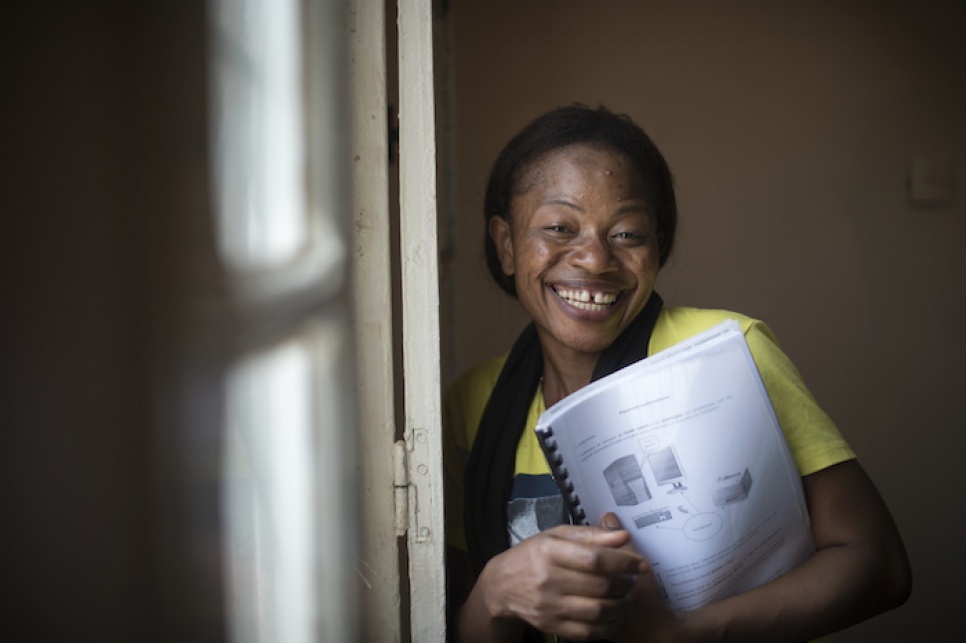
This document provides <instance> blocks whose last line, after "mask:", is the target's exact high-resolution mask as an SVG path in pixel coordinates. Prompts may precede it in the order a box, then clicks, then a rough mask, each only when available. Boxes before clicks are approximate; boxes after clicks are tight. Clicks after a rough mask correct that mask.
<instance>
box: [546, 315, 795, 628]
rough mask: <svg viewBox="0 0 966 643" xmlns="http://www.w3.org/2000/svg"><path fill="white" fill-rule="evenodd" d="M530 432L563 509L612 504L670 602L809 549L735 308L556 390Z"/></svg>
mask: <svg viewBox="0 0 966 643" xmlns="http://www.w3.org/2000/svg"><path fill="white" fill-rule="evenodd" d="M536 435H537V439H538V441H539V443H540V446H541V448H542V449H543V452H544V455H545V456H546V458H547V462H548V464H549V466H550V470H551V472H552V473H553V477H554V480H555V481H556V483H557V486H558V487H559V489H560V493H561V495H562V496H563V498H564V501H565V503H566V505H567V508H568V510H569V512H570V515H571V518H572V520H573V522H574V523H576V524H590V525H595V524H599V523H600V520H601V518H602V517H603V516H604V514H606V513H608V512H613V513H614V514H616V515H617V517H618V519H619V520H620V522H621V525H622V526H623V527H624V528H625V529H627V530H628V531H629V532H630V534H631V538H632V540H633V543H634V545H635V547H636V548H637V549H638V551H639V552H640V553H641V554H642V555H644V556H645V557H646V558H647V559H648V560H649V561H650V563H651V567H652V569H653V570H654V573H655V575H656V577H657V580H658V582H659V584H660V585H661V587H662V589H663V591H664V594H665V596H666V598H667V601H668V604H669V606H670V607H671V609H673V610H675V611H685V610H690V609H695V608H697V607H701V606H702V605H705V604H707V603H710V602H712V601H715V600H720V599H722V598H726V597H728V596H732V595H734V594H737V593H740V592H743V591H746V590H748V589H751V588H753V587H757V586H758V585H761V584H763V583H765V582H768V581H769V580H771V579H773V578H775V577H777V576H779V575H781V574H783V573H784V572H786V571H788V570H790V569H792V568H793V567H795V566H797V565H798V564H800V563H801V562H803V561H804V560H805V559H806V558H808V557H809V556H811V555H812V554H813V553H814V544H813V541H812V537H811V530H810V525H809V519H808V512H807V509H806V506H805V498H804V494H803V492H802V486H801V479H800V477H799V475H798V471H797V469H796V468H795V464H794V462H793V460H792V457H791V454H790V452H789V450H788V445H787V444H786V442H785V437H784V434H783V433H782V431H781V427H780V426H779V424H778V419H777V417H776V416H775V413H774V410H773V409H772V406H771V402H770V400H769V398H768V395H767V393H766V391H765V387H764V385H763V383H762V381H761V377H760V376H759V374H758V370H757V367H756V366H755V362H754V360H753V358H752V356H751V352H750V350H749V349H748V345H747V342H746V341H745V338H744V335H743V333H742V331H741V327H740V325H739V324H738V323H737V322H735V321H731V320H729V321H726V322H723V323H721V324H719V325H717V326H714V327H712V328H711V329H709V330H707V331H705V332H704V333H701V334H699V335H696V336H695V337H693V338H691V339H689V340H687V341H686V342H683V343H681V344H678V345H676V346H673V347H671V348H669V349H667V350H665V351H662V352H660V353H656V354H655V355H653V356H651V357H648V358H646V359H644V360H641V361H640V362H638V363H636V364H632V365H631V366H628V367H626V368H624V369H622V370H620V371H617V372H615V373H612V374H611V375H608V376H607V377H604V378H601V379H600V380H597V381H596V382H594V383H592V384H590V385H588V386H586V387H584V388H583V389H581V390H579V391H577V392H576V393H574V394H573V395H571V396H569V397H567V398H565V399H563V400H561V401H560V402H558V403H557V404H555V405H554V406H552V407H550V408H549V409H547V411H545V412H544V413H543V415H541V417H540V419H539V421H538V422H537V427H536Z"/></svg>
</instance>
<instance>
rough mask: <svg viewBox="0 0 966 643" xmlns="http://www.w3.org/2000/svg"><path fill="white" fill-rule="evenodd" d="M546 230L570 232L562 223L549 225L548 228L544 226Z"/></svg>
mask: <svg viewBox="0 0 966 643" xmlns="http://www.w3.org/2000/svg"><path fill="white" fill-rule="evenodd" d="M544 230H546V231H547V232H553V233H554V234H565V233H567V232H569V230H568V229H567V226H565V225H560V224H553V225H548V226H547V227H546V228H544Z"/></svg>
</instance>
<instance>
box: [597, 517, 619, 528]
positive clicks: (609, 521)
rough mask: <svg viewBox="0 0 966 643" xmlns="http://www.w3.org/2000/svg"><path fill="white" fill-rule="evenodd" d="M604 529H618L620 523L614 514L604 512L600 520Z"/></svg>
mask: <svg viewBox="0 0 966 643" xmlns="http://www.w3.org/2000/svg"><path fill="white" fill-rule="evenodd" d="M601 523H602V524H603V525H604V528H605V529H620V528H621V523H620V521H619V520H618V519H617V516H615V515H614V514H610V513H609V514H606V515H605V516H604V518H603V520H602V521H601Z"/></svg>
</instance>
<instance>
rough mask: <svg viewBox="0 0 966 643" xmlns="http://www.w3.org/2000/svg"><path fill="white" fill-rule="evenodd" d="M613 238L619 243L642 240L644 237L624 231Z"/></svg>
mask: <svg viewBox="0 0 966 643" xmlns="http://www.w3.org/2000/svg"><path fill="white" fill-rule="evenodd" d="M614 238H615V239H618V240H620V241H639V240H641V239H643V238H644V235H642V234H638V233H637V232H630V231H628V230H624V231H621V232H618V233H617V234H615V235H614Z"/></svg>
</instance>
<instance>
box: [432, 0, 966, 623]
mask: <svg viewBox="0 0 966 643" xmlns="http://www.w3.org/2000/svg"><path fill="white" fill-rule="evenodd" d="M947 4H951V3H942V2H938V1H937V2H919V3H912V2H898V1H893V2H871V1H855V2H850V3H839V2H835V1H833V0H824V1H817V2H810V3H792V2H787V3H772V2H766V1H764V0H762V1H748V2H741V3H737V2H733V3H722V2H718V1H715V0H694V1H691V2H685V3H682V2H678V3H672V2H663V3H656V2H639V1H636V0H609V1H608V2H586V1H585V2H580V1H576V0H564V1H561V0H526V1H525V2H519V1H508V0H475V1H474V0H463V1H461V2H453V3H452V4H451V15H450V26H451V42H452V56H453V58H452V65H453V70H452V73H453V78H452V91H453V95H452V96H451V97H449V99H450V103H449V104H450V105H452V109H453V115H452V116H453V122H454V124H455V125H454V138H453V140H452V141H451V144H452V148H451V149H452V150H453V155H454V156H453V161H454V165H453V167H454V168H455V174H454V176H455V179H454V185H452V186H451V187H452V194H453V195H454V197H453V199H454V201H453V203H454V206H453V208H452V212H449V213H445V214H448V215H449V216H451V217H452V220H451V221H450V222H449V226H450V229H451V234H452V235H453V236H452V238H453V248H452V249H450V251H449V252H448V253H447V256H446V260H447V261H448V263H445V264H444V268H443V269H444V271H445V272H446V273H447V275H448V278H449V279H450V284H451V285H450V287H449V288H448V289H447V290H444V293H443V299H444V306H447V305H449V306H452V307H453V311H454V312H453V313H452V314H453V316H452V319H453V322H452V325H451V326H450V327H446V328H444V338H443V341H444V344H443V350H444V364H446V365H447V368H448V369H449V370H448V372H447V373H445V376H446V377H447V379H450V378H452V377H453V376H454V375H455V374H456V373H458V372H459V371H461V370H463V369H465V368H466V367H468V366H470V365H472V364H473V363H475V362H477V361H479V360H480V359H483V358H485V357H488V356H491V355H494V354H496V353H499V352H502V351H505V350H506V349H507V348H508V347H509V344H510V342H511V341H512V339H513V337H514V336H515V334H516V333H517V332H518V331H519V329H520V328H521V327H522V324H523V322H524V318H523V315H522V313H521V312H520V311H519V310H518V308H517V307H516V305H515V304H514V302H512V301H511V300H509V299H508V298H506V297H505V296H503V295H502V294H501V293H500V292H499V291H497V289H496V288H495V286H493V285H492V284H491V283H490V282H489V281H488V278H487V276H486V269H485V266H484V265H483V262H482V259H481V256H482V253H481V249H480V248H481V234H482V212H481V202H482V193H483V187H484V183H485V180H486V175H487V172H488V169H489V166H490V164H491V163H492V161H493V159H494V157H495V156H496V154H497V152H498V151H499V148H500V147H501V146H502V144H503V143H504V142H505V141H506V140H508V138H509V137H510V136H511V135H512V134H513V133H514V132H515V131H517V130H518V129H519V128H520V127H522V126H523V125H524V124H525V123H526V122H527V121H528V120H529V119H531V118H532V117H534V116H536V115H537V114H539V113H540V112H542V111H544V110H546V109H548V108H551V107H554V106H557V105H561V104H569V103H572V102H575V101H578V102H583V103H587V104H590V105H597V104H604V105H607V106H608V107H610V108H612V109H614V110H616V111H621V112H625V113H628V114H629V115H631V116H632V117H633V118H634V119H635V120H636V121H637V122H638V123H639V124H641V125H642V126H643V127H644V128H645V129H646V130H647V131H648V132H649V133H650V134H651V136H652V137H653V138H654V139H655V141H656V142H657V144H658V145H659V146H660V147H661V149H662V150H663V151H664V153H665V155H666V157H667V159H668V161H669V163H670V165H671V168H672V171H673V172H674V174H675V177H676V181H677V186H678V195H679V206H680V216H681V224H680V234H679V238H678V246H677V249H676V253H675V256H674V257H673V258H672V260H671V262H670V264H669V265H668V266H667V267H666V268H665V269H664V271H663V273H662V276H661V278H660V279H659V281H658V290H659V291H660V292H661V294H662V296H663V297H664V298H665V300H666V301H667V302H668V304H670V305H676V304H677V305H693V306H704V307H722V308H730V309H734V310H738V311H741V312H744V313H747V314H750V315H753V316H756V317H759V318H761V319H764V320H765V321H766V322H768V323H769V325H770V326H771V327H772V328H773V329H774V330H775V332H776V333H777V335H778V337H779V340H780V341H781V342H782V344H783V346H784V347H785V349H786V351H787V352H788V353H789V354H790V355H791V357H792V358H793V359H794V360H795V362H796V363H797V364H798V366H799V368H800V369H801V371H802V372H803V374H804V376H805V379H806V382H807V383H808V384H809V386H810V387H811V388H812V390H813V392H814V393H815V394H816V396H817V398H818V399H819V401H820V402H821V403H822V404H823V406H824V407H825V408H826V409H827V410H828V411H829V412H830V414H831V415H832V416H833V418H835V419H836V421H837V422H838V423H839V425H840V427H841V429H842V431H843V432H844V433H845V435H846V437H847V438H848V439H849V440H850V442H851V443H852V444H853V446H854V448H855V449H856V451H857V452H858V453H859V457H860V460H861V461H862V463H863V464H864V466H865V467H866V469H867V470H868V471H869V472H870V474H871V475H872V476H873V477H874V479H875V480H876V482H877V484H878V485H879V488H880V490H881V491H882V493H883V495H884V496H885V497H886V500H887V502H888V503H889V504H890V506H891V507H892V509H893V512H894V515H895V517H896V519H897V521H898V522H899V524H900V528H901V530H902V532H903V534H904V536H905V538H906V541H907V546H908V548H909V550H910V555H911V556H912V560H913V564H914V567H915V572H916V587H915V590H914V592H913V596H912V598H911V599H910V601H909V603H908V604H907V605H906V606H905V607H903V608H902V609H900V610H898V611H896V612H893V613H890V614H888V615H885V616H883V617H880V618H878V619H876V620H874V621H872V622H869V623H866V624H863V625H861V626H859V627H856V628H853V629H852V630H851V631H849V632H847V633H843V634H839V635H836V636H835V637H834V640H836V641H862V640H883V641H894V640H913V639H914V638H915V639H917V640H951V639H952V638H957V637H955V636H953V635H954V634H959V635H963V634H964V633H966V625H964V624H963V623H962V621H961V619H958V618H955V616H954V615H955V614H956V613H957V608H958V604H956V603H955V602H954V596H955V595H956V594H958V593H957V592H950V590H949V589H948V588H951V587H956V586H958V581H959V580H960V579H961V578H964V577H966V556H963V555H962V553H961V551H960V550H959V547H958V545H959V543H961V542H962V535H961V532H959V531H958V530H957V527H958V526H959V525H961V524H962V520H961V519H960V516H959V515H958V512H957V508H958V507H959V505H960V504H961V498H962V497H963V495H964V493H963V492H966V483H964V482H963V480H962V478H961V476H960V475H959V467H958V464H959V457H960V456H959V454H961V453H963V452H964V447H966V444H964V443H966V438H964V437H963V436H962V431H961V429H962V428H964V425H966V423H964V421H963V419H962V416H961V414H960V413H958V411H959V409H958V405H957V396H958V393H959V390H960V389H961V388H962V385H963V384H964V383H966V378H963V377H962V375H961V374H960V368H959V366H960V364H962V363H963V362H964V361H966V342H964V341H963V340H962V338H961V337H960V335H959V333H960V332H961V331H962V330H963V329H964V328H966V305H964V303H963V299H962V295H963V294H964V293H966V259H964V254H963V253H962V251H961V250H960V248H959V246H960V244H961V243H962V240H963V239H964V238H966V234H964V233H966V195H964V194H963V191H962V190H961V189H960V190H959V192H958V193H956V192H954V195H953V199H952V201H951V203H949V204H947V205H945V206H941V207H933V208H922V207H913V206H912V205H910V203H909V200H908V193H907V184H906V181H907V168H908V165H909V162H910V160H911V159H912V157H913V156H914V155H916V154H926V155H929V156H931V157H934V158H941V157H943V156H949V157H951V158H952V160H953V164H954V165H953V167H954V171H955V183H957V184H958V185H959V186H963V185H966V120H964V115H966V48H964V46H963V45H958V44H956V42H955V38H956V37H957V32H958V31H961V28H962V26H963V25H964V24H966V20H964V18H966V12H964V11H963V10H955V11H954V10H950V9H946V8H944V5H947ZM933 5H935V6H933Z"/></svg>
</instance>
